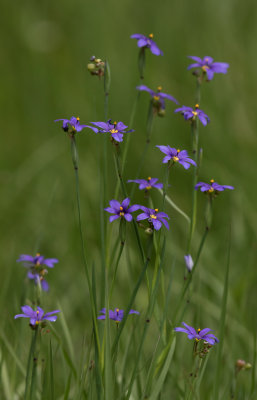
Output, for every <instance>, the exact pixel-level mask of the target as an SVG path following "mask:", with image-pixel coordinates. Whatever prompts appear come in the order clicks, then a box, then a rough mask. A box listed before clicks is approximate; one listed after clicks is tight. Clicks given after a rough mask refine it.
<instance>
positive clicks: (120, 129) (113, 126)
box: [88, 119, 134, 142]
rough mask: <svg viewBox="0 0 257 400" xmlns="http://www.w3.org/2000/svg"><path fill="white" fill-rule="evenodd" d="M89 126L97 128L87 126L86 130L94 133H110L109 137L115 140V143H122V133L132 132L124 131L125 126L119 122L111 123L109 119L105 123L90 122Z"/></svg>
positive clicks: (131, 130) (132, 130)
mask: <svg viewBox="0 0 257 400" xmlns="http://www.w3.org/2000/svg"><path fill="white" fill-rule="evenodd" d="M91 124H93V125H95V126H97V128H94V127H92V126H88V128H90V129H92V130H93V131H94V132H95V133H99V132H100V133H110V134H111V137H112V138H113V139H114V140H116V142H122V141H123V133H129V132H134V129H130V130H128V131H126V129H127V126H126V125H124V124H123V122H121V121H120V122H113V123H112V122H111V119H109V120H108V121H107V122H91ZM98 128H100V129H98Z"/></svg>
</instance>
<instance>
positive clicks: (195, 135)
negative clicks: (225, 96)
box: [187, 78, 201, 254]
mask: <svg viewBox="0 0 257 400" xmlns="http://www.w3.org/2000/svg"><path fill="white" fill-rule="evenodd" d="M200 96H201V81H200V79H198V78H197V79H196V92H195V100H196V104H197V105H198V106H199V103H200ZM191 131H192V144H193V158H194V161H195V162H196V167H194V170H193V171H194V172H193V182H192V211H191V222H190V228H189V237H188V244H187V254H190V253H191V244H192V238H193V234H194V230H195V224H196V212H197V192H196V190H195V185H196V184H197V180H198V173H199V160H200V157H199V149H198V147H199V120H198V119H197V118H196V119H194V120H193V121H192V126H191Z"/></svg>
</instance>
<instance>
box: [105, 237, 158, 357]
mask: <svg viewBox="0 0 257 400" xmlns="http://www.w3.org/2000/svg"><path fill="white" fill-rule="evenodd" d="M152 246H153V238H152V235H151V236H150V238H149V243H148V252H147V254H148V255H147V258H146V261H145V263H144V266H143V269H142V271H141V274H140V275H139V278H138V281H137V283H136V286H135V287H134V290H133V292H132V295H131V297H130V301H129V304H128V306H127V309H126V311H125V312H124V316H123V319H122V321H121V323H120V326H119V331H118V332H117V335H116V337H115V340H114V343H113V346H112V354H114V353H115V349H116V346H117V345H118V343H119V339H120V336H121V333H122V331H123V329H124V326H125V324H126V321H127V317H128V315H129V311H130V309H131V308H132V306H133V303H134V301H135V298H136V295H137V292H138V289H139V287H140V285H141V283H142V281H143V278H144V276H145V272H146V270H147V267H148V265H149V263H150V255H151V252H152Z"/></svg>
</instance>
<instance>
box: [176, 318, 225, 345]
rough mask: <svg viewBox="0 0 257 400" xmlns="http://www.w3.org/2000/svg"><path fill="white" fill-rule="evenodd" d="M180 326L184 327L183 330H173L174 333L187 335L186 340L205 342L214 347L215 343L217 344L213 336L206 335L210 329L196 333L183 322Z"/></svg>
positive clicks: (199, 330)
mask: <svg viewBox="0 0 257 400" xmlns="http://www.w3.org/2000/svg"><path fill="white" fill-rule="evenodd" d="M182 324H183V325H184V326H185V328H180V327H178V328H175V329H174V331H176V332H184V333H187V337H188V339H195V340H196V341H197V342H199V341H200V340H205V341H206V342H208V343H209V344H211V345H214V344H215V343H219V340H218V339H217V338H216V336H214V335H213V334H212V333H208V332H210V331H212V329H209V328H205V329H202V330H201V329H197V332H196V330H195V329H194V328H192V326H189V325H187V324H186V323H185V322H182Z"/></svg>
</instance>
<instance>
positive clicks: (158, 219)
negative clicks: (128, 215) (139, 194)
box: [137, 206, 169, 231]
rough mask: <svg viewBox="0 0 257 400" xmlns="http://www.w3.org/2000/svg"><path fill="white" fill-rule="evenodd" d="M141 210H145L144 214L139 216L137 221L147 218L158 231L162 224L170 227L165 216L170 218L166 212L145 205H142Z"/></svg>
mask: <svg viewBox="0 0 257 400" xmlns="http://www.w3.org/2000/svg"><path fill="white" fill-rule="evenodd" d="M140 208H141V210H142V211H144V212H143V213H142V214H139V215H138V216H137V221H142V220H144V219H147V220H148V222H149V223H150V224H151V226H153V228H154V229H155V230H156V231H158V230H159V229H160V228H161V226H162V224H163V225H165V227H166V228H167V229H169V224H168V222H167V221H166V220H165V218H167V219H169V217H168V215H167V214H166V213H164V212H158V211H159V210H158V208H155V209H152V208H147V207H144V206H140Z"/></svg>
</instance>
